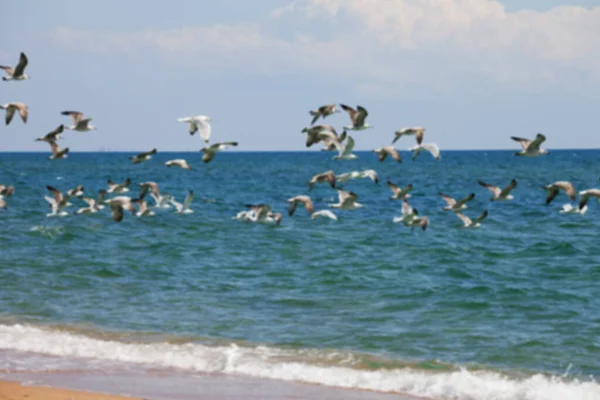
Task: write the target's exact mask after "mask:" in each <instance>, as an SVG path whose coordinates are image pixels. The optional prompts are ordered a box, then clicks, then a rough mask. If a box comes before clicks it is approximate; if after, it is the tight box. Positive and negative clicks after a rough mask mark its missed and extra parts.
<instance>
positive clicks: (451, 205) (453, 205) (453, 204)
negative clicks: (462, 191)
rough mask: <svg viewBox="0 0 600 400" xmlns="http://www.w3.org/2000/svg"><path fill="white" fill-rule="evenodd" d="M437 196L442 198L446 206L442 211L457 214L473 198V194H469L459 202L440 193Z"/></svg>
mask: <svg viewBox="0 0 600 400" xmlns="http://www.w3.org/2000/svg"><path fill="white" fill-rule="evenodd" d="M439 194H440V196H441V197H442V199H444V201H445V202H446V203H447V204H448V205H447V206H446V207H444V210H446V211H455V212H458V211H460V210H462V209H464V208H467V203H468V202H469V201H471V200H473V199H474V198H475V193H471V194H469V195H468V196H467V197H465V198H463V199H460V200H456V199H454V198H453V197H450V196H448V195H447V194H444V193H442V192H439Z"/></svg>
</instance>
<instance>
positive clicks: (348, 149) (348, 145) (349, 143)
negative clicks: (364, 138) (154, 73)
mask: <svg viewBox="0 0 600 400" xmlns="http://www.w3.org/2000/svg"><path fill="white" fill-rule="evenodd" d="M354 144H355V143H354V139H353V138H352V136H348V140H347V141H346V145H345V146H344V150H343V151H342V152H341V154H340V155H344V156H347V155H350V154H352V150H354Z"/></svg>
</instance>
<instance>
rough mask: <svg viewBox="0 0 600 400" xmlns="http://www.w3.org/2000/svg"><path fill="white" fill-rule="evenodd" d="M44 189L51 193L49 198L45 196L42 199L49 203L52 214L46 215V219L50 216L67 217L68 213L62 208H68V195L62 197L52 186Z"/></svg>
mask: <svg viewBox="0 0 600 400" xmlns="http://www.w3.org/2000/svg"><path fill="white" fill-rule="evenodd" d="M46 189H48V190H49V191H50V193H52V197H49V196H45V197H44V198H45V199H46V201H47V202H48V203H50V209H51V210H52V212H51V213H50V214H47V216H48V217H51V216H61V217H62V216H65V215H68V213H67V212H66V211H64V210H63V208H65V207H67V206H69V197H70V196H69V195H63V194H62V192H61V191H60V190H58V189H56V188H55V187H53V186H46Z"/></svg>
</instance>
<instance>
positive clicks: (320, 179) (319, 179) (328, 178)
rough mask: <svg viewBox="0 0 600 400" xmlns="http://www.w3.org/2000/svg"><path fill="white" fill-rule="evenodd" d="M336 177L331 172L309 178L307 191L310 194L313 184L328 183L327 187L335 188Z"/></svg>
mask: <svg viewBox="0 0 600 400" xmlns="http://www.w3.org/2000/svg"><path fill="white" fill-rule="evenodd" d="M335 182H336V177H335V173H334V172H333V171H332V170H329V171H326V172H322V173H320V174H317V175H315V176H313V177H312V178H311V180H310V181H309V182H308V191H309V192H310V191H311V190H312V188H313V186H314V185H315V183H329V186H331V187H332V188H335Z"/></svg>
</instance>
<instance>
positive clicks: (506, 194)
mask: <svg viewBox="0 0 600 400" xmlns="http://www.w3.org/2000/svg"><path fill="white" fill-rule="evenodd" d="M477 182H478V183H479V184H480V185H481V186H483V187H484V188H486V189H488V190H489V191H491V192H492V198H491V200H493V201H501V200H512V199H514V197H513V195H512V194H510V191H511V190H513V189H514V188H516V187H517V180H516V179H513V180H512V181H510V184H509V185H508V186H507V187H505V188H504V189H501V188H499V187H498V186H494V185H489V184H487V183H485V182H483V181H477Z"/></svg>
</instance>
